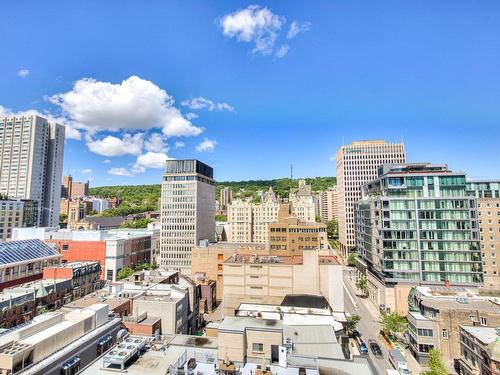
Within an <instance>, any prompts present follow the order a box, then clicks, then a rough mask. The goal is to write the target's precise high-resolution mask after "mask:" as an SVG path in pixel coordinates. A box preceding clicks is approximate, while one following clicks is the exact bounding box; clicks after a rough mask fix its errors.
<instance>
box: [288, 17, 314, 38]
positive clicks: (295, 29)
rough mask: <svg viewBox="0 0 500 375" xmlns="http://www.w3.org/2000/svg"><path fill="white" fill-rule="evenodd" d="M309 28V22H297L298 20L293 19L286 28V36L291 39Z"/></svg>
mask: <svg viewBox="0 0 500 375" xmlns="http://www.w3.org/2000/svg"><path fill="white" fill-rule="evenodd" d="M310 28H311V23H310V22H298V21H293V22H292V23H291V24H290V28H289V29H288V33H287V34H286V37H287V38H288V39H293V38H295V37H296V36H297V35H299V34H300V33H302V32H304V31H307V30H309V29H310Z"/></svg>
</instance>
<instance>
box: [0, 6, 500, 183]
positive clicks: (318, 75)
mask: <svg viewBox="0 0 500 375" xmlns="http://www.w3.org/2000/svg"><path fill="white" fill-rule="evenodd" d="M28 3H29V7H26V6H24V5H25V4H18V3H16V2H3V3H2V4H1V5H0V12H2V14H8V15H9V16H8V17H7V18H6V20H5V22H4V23H3V24H2V25H1V26H0V37H1V39H2V42H3V44H4V49H5V50H6V51H10V52H9V54H8V55H6V58H4V59H2V60H1V61H0V72H1V73H0V77H1V81H2V83H3V86H5V87H9V89H8V90H0V116H1V115H8V114H10V113H20V112H25V111H30V110H35V111H38V112H39V113H41V114H42V115H45V116H47V117H49V120H51V119H52V118H51V117H54V118H56V119H58V120H59V121H60V122H62V123H64V124H65V125H67V128H66V138H67V141H66V147H65V159H64V170H63V173H64V174H65V175H68V174H71V175H72V176H74V178H75V180H78V181H86V180H90V184H91V186H103V185H122V184H131V185H133V184H141V183H160V182H161V176H162V174H163V172H164V167H163V166H164V163H163V160H164V158H165V157H167V156H168V157H171V158H176V159H191V158H192V159H199V160H202V161H204V162H206V163H208V164H210V165H212V166H213V167H214V170H215V176H214V178H215V179H216V180H219V181H227V180H248V179H271V178H280V177H288V176H289V175H290V164H293V166H294V177H314V176H334V175H335V161H334V156H335V153H336V151H337V150H338V148H339V147H340V146H341V145H342V144H349V143H351V142H352V141H358V140H366V139H384V140H387V141H389V142H400V141H404V143H405V148H406V150H407V154H408V161H409V162H431V163H439V164H440V163H447V164H448V165H449V167H450V169H452V170H455V171H463V172H465V173H466V174H467V176H468V177H469V178H476V179H477V178H492V179H494V178H497V179H498V178H500V175H499V173H500V172H499V171H498V168H497V165H496V164H497V163H496V161H497V160H498V156H497V150H498V149H499V146H500V128H498V126H497V123H498V120H500V111H499V109H498V108H497V107H498V106H497V105H496V103H497V102H498V99H499V93H498V90H497V87H498V86H499V84H500V82H499V79H500V78H499V75H498V74H497V67H496V65H497V62H498V61H499V58H500V55H499V52H498V49H497V48H494V46H495V45H497V43H498V35H499V33H498V31H499V25H498V24H497V23H495V22H494V20H495V19H497V17H494V15H495V14H500V5H499V4H496V3H494V2H488V1H484V2H483V5H484V6H477V5H474V4H468V3H466V2H465V1H459V2H458V3H457V2H453V5H454V6H455V7H458V8H460V11H457V12H448V11H447V9H449V7H450V6H451V5H452V2H449V1H445V2H442V3H440V4H436V3H435V2H431V1H424V2H421V3H419V4H404V5H402V4H400V3H398V2H396V1H388V2H387V3H384V4H376V5H375V4H370V3H365V4H363V5H359V4H345V3H336V2H316V3H315V6H314V7H310V6H307V5H305V4H302V3H299V2H291V3H287V4H286V5H284V4H282V3H280V2H278V1H265V2H264V1H263V2H258V3H256V4H258V5H255V6H251V5H250V3H247V2H242V1H238V2H231V3H226V4H223V3H217V2H209V3H206V4H201V3H199V2H196V1H186V2H183V3H182V5H181V4H180V3H176V2H169V3H165V2H152V3H150V5H149V6H148V7H141V6H139V5H138V4H135V3H133V2H130V1H127V2H125V3H123V6H120V7H118V6H117V3H116V2H109V3H106V4H101V3H99V2H97V1H94V2H86V3H81V4H74V5H73V6H72V7H71V9H69V7H68V5H67V4H65V3H63V2H58V1H54V2H51V3H50V4H39V3H37V2H28ZM373 14H376V16H377V17H373ZM465 14H466V15H467V17H464V15H465ZM47 18H50V20H51V22H44V20H46V19H47ZM121 20H126V21H127V22H122V21H121ZM144 20H148V22H147V26H145V23H144ZM20 24H22V25H23V27H22V28H21V27H18V25H20ZM83 30H84V31H83ZM62 31H64V32H62ZM103 34H105V35H106V38H102V35H103ZM54 41H56V43H54ZM54 46H56V47H55V48H54ZM47 51H50V53H47ZM40 56H44V58H43V59H41V58H40ZM311 56H316V57H317V58H314V59H311V58H310V57H311ZM193 57H194V58H193ZM96 94H97V95H96ZM96 97H97V99H96ZM76 138H79V139H76ZM304 150H305V151H306V152H304ZM330 159H332V160H330ZM263 165H265V166H266V168H265V169H263V168H262V166H263ZM242 166H244V167H242Z"/></svg>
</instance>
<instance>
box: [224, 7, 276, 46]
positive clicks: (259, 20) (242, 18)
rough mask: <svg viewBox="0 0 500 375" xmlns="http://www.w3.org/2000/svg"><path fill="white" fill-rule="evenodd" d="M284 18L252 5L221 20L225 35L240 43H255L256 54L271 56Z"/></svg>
mask: <svg viewBox="0 0 500 375" xmlns="http://www.w3.org/2000/svg"><path fill="white" fill-rule="evenodd" d="M284 22H286V21H285V19H284V17H281V16H278V15H276V14H274V13H273V12H271V11H270V10H269V9H268V8H265V7H261V6H259V5H250V6H249V7H247V8H245V9H239V10H237V11H235V12H233V13H230V14H226V15H225V16H224V17H222V18H221V19H220V20H219V25H220V26H221V27H222V30H223V33H224V35H225V36H227V37H229V38H236V40H238V41H239V42H247V43H254V44H255V46H254V48H253V52H254V53H261V54H262V55H269V54H270V53H272V51H273V49H274V44H275V42H276V38H277V36H278V32H279V31H280V29H281V26H282V25H283V23H284Z"/></svg>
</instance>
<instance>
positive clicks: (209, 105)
mask: <svg viewBox="0 0 500 375" xmlns="http://www.w3.org/2000/svg"><path fill="white" fill-rule="evenodd" d="M181 104H182V105H183V106H185V107H189V108H190V109H207V110H209V111H210V112H212V111H230V112H234V108H233V107H232V106H231V105H229V104H228V103H215V102H214V101H213V100H210V99H206V98H203V97H201V96H199V97H197V98H191V99H188V100H183V101H182V103H181ZM188 115H190V114H189V113H188ZM191 116H192V115H190V117H191ZM195 116H197V115H196V114H195ZM186 117H187V115H186Z"/></svg>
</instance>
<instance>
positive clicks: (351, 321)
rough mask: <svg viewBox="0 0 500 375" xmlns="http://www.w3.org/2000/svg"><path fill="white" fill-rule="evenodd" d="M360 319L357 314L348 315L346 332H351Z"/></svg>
mask: <svg viewBox="0 0 500 375" xmlns="http://www.w3.org/2000/svg"><path fill="white" fill-rule="evenodd" d="M360 320H361V317H360V316H359V315H357V314H353V315H350V316H348V317H347V322H346V325H345V330H346V332H347V333H351V332H352V331H354V330H355V329H356V326H357V325H358V323H359V321H360Z"/></svg>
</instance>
